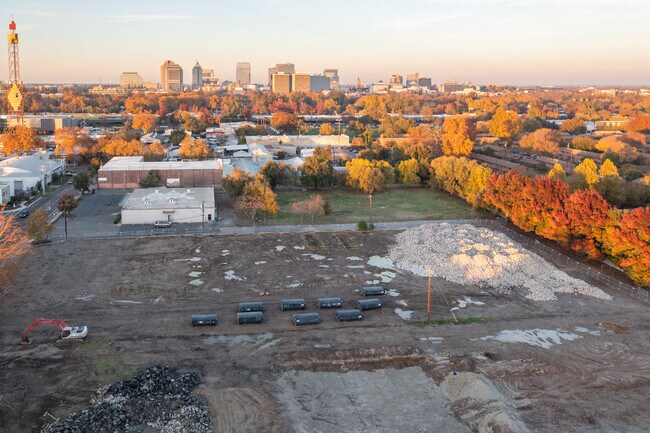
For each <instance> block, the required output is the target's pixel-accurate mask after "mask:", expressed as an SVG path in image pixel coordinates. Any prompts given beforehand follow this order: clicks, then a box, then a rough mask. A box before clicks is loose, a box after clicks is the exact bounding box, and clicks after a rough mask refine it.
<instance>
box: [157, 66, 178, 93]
mask: <svg viewBox="0 0 650 433" xmlns="http://www.w3.org/2000/svg"><path fill="white" fill-rule="evenodd" d="M160 88H161V89H162V90H163V91H165V92H182V91H183V68H181V65H178V64H176V63H174V62H173V61H171V60H165V62H164V63H163V64H162V66H161V67H160Z"/></svg>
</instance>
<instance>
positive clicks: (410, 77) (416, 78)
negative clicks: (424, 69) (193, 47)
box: [406, 72, 420, 87]
mask: <svg viewBox="0 0 650 433" xmlns="http://www.w3.org/2000/svg"><path fill="white" fill-rule="evenodd" d="M419 85H420V74H419V73H418V72H416V73H414V74H407V75H406V87H411V86H419Z"/></svg>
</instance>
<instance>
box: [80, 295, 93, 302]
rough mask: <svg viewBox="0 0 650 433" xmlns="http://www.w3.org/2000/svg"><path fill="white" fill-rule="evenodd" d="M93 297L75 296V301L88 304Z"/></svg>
mask: <svg viewBox="0 0 650 433" xmlns="http://www.w3.org/2000/svg"><path fill="white" fill-rule="evenodd" d="M94 297H95V295H78V296H75V299H76V300H77V301H84V302H88V301H92V300H93V298H94Z"/></svg>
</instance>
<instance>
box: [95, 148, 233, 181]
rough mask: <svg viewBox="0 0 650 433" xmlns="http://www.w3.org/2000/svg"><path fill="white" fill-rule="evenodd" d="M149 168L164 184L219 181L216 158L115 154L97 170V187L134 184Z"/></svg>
mask: <svg viewBox="0 0 650 433" xmlns="http://www.w3.org/2000/svg"><path fill="white" fill-rule="evenodd" d="M150 171H154V172H156V173H157V174H158V176H160V180H161V181H162V184H163V185H165V186H167V187H183V188H189V187H203V186H214V185H218V184H219V183H221V177H222V175H223V164H222V162H221V160H220V159H211V160H206V161H151V162H149V161H144V158H143V157H142V156H119V157H115V158H112V159H111V160H110V161H108V162H107V163H106V164H105V165H103V166H102V167H101V168H100V169H99V172H98V174H97V180H98V187H99V188H104V189H111V188H138V187H139V186H140V181H141V180H142V179H144V178H145V177H147V175H148V174H149V172H150Z"/></svg>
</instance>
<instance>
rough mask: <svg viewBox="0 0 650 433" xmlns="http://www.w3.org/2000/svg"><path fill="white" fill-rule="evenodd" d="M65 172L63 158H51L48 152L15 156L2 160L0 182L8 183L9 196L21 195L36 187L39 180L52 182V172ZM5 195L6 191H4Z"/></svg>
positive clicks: (47, 182) (0, 163) (0, 162)
mask: <svg viewBox="0 0 650 433" xmlns="http://www.w3.org/2000/svg"><path fill="white" fill-rule="evenodd" d="M54 173H58V174H63V165H62V163H61V160H58V159H50V154H49V153H46V152H41V151H39V152H34V153H33V154H31V155H25V156H14V157H12V158H7V159H5V160H2V161H0V184H4V185H7V186H8V187H9V192H8V193H7V194H8V195H9V197H15V196H20V195H21V194H23V193H28V192H30V191H31V190H32V189H34V188H36V186H37V185H38V183H39V182H41V185H42V183H43V181H45V183H46V184H50V182H52V174H54ZM3 195H4V193H3Z"/></svg>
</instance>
